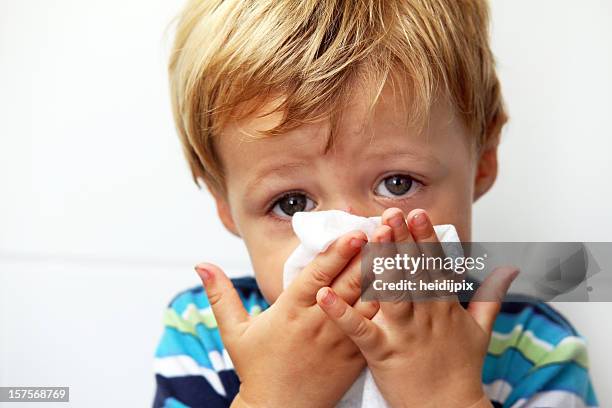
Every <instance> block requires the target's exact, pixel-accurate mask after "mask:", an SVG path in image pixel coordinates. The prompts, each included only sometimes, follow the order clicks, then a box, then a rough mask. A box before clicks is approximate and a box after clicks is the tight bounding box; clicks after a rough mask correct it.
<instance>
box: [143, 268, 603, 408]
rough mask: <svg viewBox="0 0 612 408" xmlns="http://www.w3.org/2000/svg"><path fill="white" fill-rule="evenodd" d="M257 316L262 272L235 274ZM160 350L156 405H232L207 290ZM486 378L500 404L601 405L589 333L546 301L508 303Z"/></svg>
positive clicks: (189, 297)
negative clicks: (588, 346)
mask: <svg viewBox="0 0 612 408" xmlns="http://www.w3.org/2000/svg"><path fill="white" fill-rule="evenodd" d="M232 281H233V283H234V286H235V287H236V289H237V291H238V293H239V295H240V298H241V300H242V302H243V304H244V306H245V308H246V310H247V311H248V312H249V314H251V315H257V314H258V313H260V312H261V311H263V310H264V309H266V308H267V307H268V304H267V303H266V301H265V300H264V298H263V296H262V294H261V292H260V291H259V288H258V287H257V284H256V283H255V279H253V278H251V277H248V278H238V279H232ZM164 325H165V327H164V332H163V335H162V338H161V341H160V343H159V346H158V348H157V351H156V355H155V363H154V366H155V377H156V382H157V390H156V393H155V399H154V402H153V406H154V407H155V408H160V407H163V408H179V407H180V408H184V407H194V408H195V407H208V408H217V407H219V408H221V407H223V408H225V407H229V406H230V404H231V401H232V400H233V398H234V397H235V395H236V394H237V393H238V388H239V386H240V381H239V379H238V377H237V375H236V372H235V371H234V369H233V365H232V362H231V360H230V358H229V355H228V353H227V351H226V350H225V348H224V347H223V343H222V341H221V337H220V335H219V330H218V329H217V323H216V321H215V318H214V316H213V314H212V311H211V308H210V305H209V303H208V299H207V297H206V293H205V292H204V289H203V288H202V287H201V286H200V287H196V288H193V289H189V290H186V291H184V292H182V293H180V294H179V295H178V296H176V297H175V298H174V300H172V302H170V304H169V306H168V308H167V309H166V311H165V315H164ZM482 382H483V387H484V390H485V392H486V394H487V396H488V397H489V399H490V400H491V402H492V404H493V406H494V407H512V408H516V407H575V408H583V407H596V406H598V403H597V398H596V396H595V392H594V390H593V387H592V383H591V380H590V377H589V372H588V358H587V352H586V346H585V341H584V338H582V337H581V336H580V335H579V334H578V333H577V332H576V330H575V329H574V328H573V327H572V325H571V324H570V323H569V322H568V321H567V320H566V319H565V318H564V317H563V316H561V315H560V314H559V313H558V312H557V311H555V310H554V309H553V308H551V307H550V306H548V305H546V304H545V303H542V302H505V303H503V305H502V310H501V312H500V314H499V315H498V317H497V320H496V321H495V325H494V328H493V335H492V337H491V341H490V344H489V349H488V352H487V355H486V357H485V361H484V366H483V371H482Z"/></svg>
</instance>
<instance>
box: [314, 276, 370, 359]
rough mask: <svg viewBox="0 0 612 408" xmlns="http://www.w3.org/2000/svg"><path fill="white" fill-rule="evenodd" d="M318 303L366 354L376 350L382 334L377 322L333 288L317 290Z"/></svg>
mask: <svg viewBox="0 0 612 408" xmlns="http://www.w3.org/2000/svg"><path fill="white" fill-rule="evenodd" d="M317 304H318V305H319V307H321V309H323V311H324V312H325V314H326V315H327V316H328V317H329V318H330V319H331V320H332V321H333V322H334V323H335V324H336V325H337V326H338V327H339V328H340V330H342V331H343V332H344V334H346V335H347V336H348V337H350V339H351V340H353V342H354V343H355V344H356V345H357V347H359V349H360V350H361V352H362V353H364V355H365V354H367V353H368V352H370V351H374V350H376V347H377V346H378V339H379V336H380V332H379V331H378V327H376V324H374V323H372V321H371V320H369V319H366V318H365V317H363V316H362V315H361V314H360V313H358V312H357V311H356V310H355V309H353V308H352V307H351V306H349V305H348V304H347V303H346V302H345V301H344V300H343V299H342V298H341V297H339V296H338V295H336V294H335V293H334V291H333V290H332V289H331V288H328V287H325V288H321V289H320V290H319V291H318V292H317Z"/></svg>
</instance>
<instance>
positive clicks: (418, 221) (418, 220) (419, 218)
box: [412, 212, 427, 227]
mask: <svg viewBox="0 0 612 408" xmlns="http://www.w3.org/2000/svg"><path fill="white" fill-rule="evenodd" d="M412 223H413V224H414V225H415V226H417V227H422V226H424V225H425V224H427V216H426V215H425V213H424V212H418V213H416V214H415V215H414V216H413V217H412Z"/></svg>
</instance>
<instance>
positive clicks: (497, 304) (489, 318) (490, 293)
mask: <svg viewBox="0 0 612 408" xmlns="http://www.w3.org/2000/svg"><path fill="white" fill-rule="evenodd" d="M518 273H519V270H518V269H517V268H515V267H513V266H503V267H499V268H496V269H495V270H494V271H493V272H491V274H490V275H489V276H487V277H486V278H485V280H484V281H483V282H482V284H481V285H480V287H479V288H478V290H477V291H476V293H475V294H474V297H473V298H472V300H471V302H470V304H469V306H468V308H467V311H468V312H469V313H470V314H471V315H472V317H473V318H474V320H476V323H478V325H479V326H480V327H481V328H482V330H484V331H485V333H487V334H488V335H490V334H491V332H492V331H493V323H495V318H496V317H497V314H498V313H499V310H500V309H501V302H502V300H503V299H504V297H505V296H506V292H508V289H509V288H510V284H512V281H513V280H514V279H515V278H516V276H517V275H518Z"/></svg>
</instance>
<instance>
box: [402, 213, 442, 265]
mask: <svg viewBox="0 0 612 408" xmlns="http://www.w3.org/2000/svg"><path fill="white" fill-rule="evenodd" d="M408 222H409V223H410V232H411V234H412V236H413V237H414V240H415V241H416V242H417V243H418V244H419V247H420V248H421V251H422V252H423V254H424V255H425V256H428V257H440V256H441V257H444V251H443V250H442V246H441V245H440V241H438V236H437V235H436V231H435V230H434V227H433V224H432V223H431V221H430V219H429V217H428V216H427V213H426V212H425V210H421V209H415V210H412V211H410V213H409V214H408Z"/></svg>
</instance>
